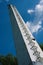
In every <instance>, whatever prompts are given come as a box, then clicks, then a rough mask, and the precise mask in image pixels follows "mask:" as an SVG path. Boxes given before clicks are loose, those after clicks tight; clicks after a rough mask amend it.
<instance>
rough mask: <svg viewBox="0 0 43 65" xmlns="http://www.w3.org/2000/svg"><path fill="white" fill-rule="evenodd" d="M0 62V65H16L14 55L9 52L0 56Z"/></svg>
mask: <svg viewBox="0 0 43 65" xmlns="http://www.w3.org/2000/svg"><path fill="white" fill-rule="evenodd" d="M0 63H2V65H18V63H17V59H16V57H15V56H13V55H11V54H8V55H7V56H0Z"/></svg>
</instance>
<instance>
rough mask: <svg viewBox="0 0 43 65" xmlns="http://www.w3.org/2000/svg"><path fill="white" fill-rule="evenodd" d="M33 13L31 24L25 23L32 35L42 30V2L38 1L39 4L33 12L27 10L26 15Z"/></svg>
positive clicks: (42, 0) (41, 0)
mask: <svg viewBox="0 0 43 65" xmlns="http://www.w3.org/2000/svg"><path fill="white" fill-rule="evenodd" d="M33 12H34V13H35V17H34V20H33V22H29V21H28V22H27V23H26V24H27V26H28V27H29V28H30V30H31V32H32V33H38V31H40V30H43V27H42V21H43V0H40V2H39V4H37V5H36V6H35V9H34V10H32V11H31V10H28V13H30V14H31V13H33Z"/></svg>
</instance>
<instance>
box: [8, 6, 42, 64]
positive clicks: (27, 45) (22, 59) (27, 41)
mask: <svg viewBox="0 0 43 65" xmlns="http://www.w3.org/2000/svg"><path fill="white" fill-rule="evenodd" d="M8 8H9V14H10V19H11V25H12V30H13V36H14V40H15V47H16V52H17V59H18V65H43V52H42V50H41V48H40V47H39V45H38V43H37V42H36V40H35V38H34V37H33V35H32V34H31V32H30V30H29V29H28V27H27V25H26V24H25V22H24V20H23V19H22V17H21V16H20V14H19V12H18V11H17V9H16V7H15V6H12V5H9V6H8Z"/></svg>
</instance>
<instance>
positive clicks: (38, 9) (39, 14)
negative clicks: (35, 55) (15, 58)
mask: <svg viewBox="0 0 43 65" xmlns="http://www.w3.org/2000/svg"><path fill="white" fill-rule="evenodd" d="M9 3H10V4H13V5H15V6H16V8H17V9H18V11H19V13H20V14H21V16H22V17H23V19H24V21H25V23H26V25H27V26H28V27H29V29H30V31H31V32H32V34H33V35H34V37H35V39H36V40H37V42H39V43H42V44H43V0H0V55H1V54H2V55H6V54H8V53H12V54H13V55H16V51H15V44H14V43H15V42H14V40H13V35H12V27H11V24H10V18H9V11H8V7H7V5H8V4H9Z"/></svg>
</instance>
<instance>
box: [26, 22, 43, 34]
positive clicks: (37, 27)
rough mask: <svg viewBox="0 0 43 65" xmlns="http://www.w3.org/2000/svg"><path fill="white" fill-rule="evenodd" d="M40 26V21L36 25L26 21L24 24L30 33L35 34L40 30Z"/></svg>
mask: <svg viewBox="0 0 43 65" xmlns="http://www.w3.org/2000/svg"><path fill="white" fill-rule="evenodd" d="M41 24H42V22H41V21H39V22H38V23H37V24H33V23H32V22H28V21H27V23H26V25H27V26H28V28H29V29H30V30H31V32H32V33H37V32H38V31H39V30H40V29H42V26H41Z"/></svg>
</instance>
